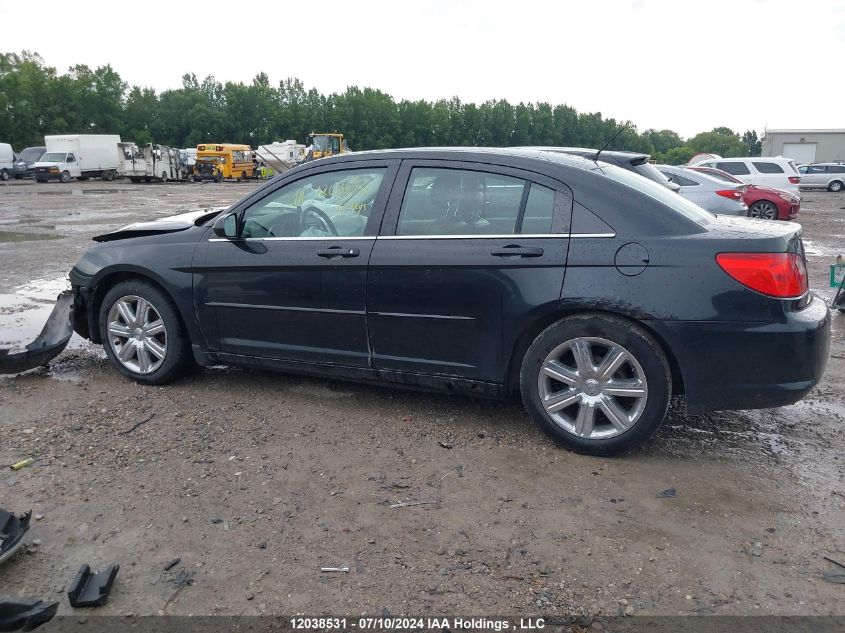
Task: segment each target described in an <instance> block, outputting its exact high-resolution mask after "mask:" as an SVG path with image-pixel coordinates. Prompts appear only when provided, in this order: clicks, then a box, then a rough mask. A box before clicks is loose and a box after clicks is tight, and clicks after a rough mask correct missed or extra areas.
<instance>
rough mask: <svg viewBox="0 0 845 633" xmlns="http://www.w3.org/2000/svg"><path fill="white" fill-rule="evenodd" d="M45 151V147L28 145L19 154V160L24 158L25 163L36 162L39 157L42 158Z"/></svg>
mask: <svg viewBox="0 0 845 633" xmlns="http://www.w3.org/2000/svg"><path fill="white" fill-rule="evenodd" d="M43 153H44V148H43V147H27V148H26V149H25V150H23V151H22V152H21V153H20V154H18V160H22V161H23V162H25V163H34V162H35V161H37V160H38V159H39V158H41V155H42V154H43Z"/></svg>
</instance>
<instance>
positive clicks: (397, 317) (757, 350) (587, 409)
mask: <svg viewBox="0 0 845 633" xmlns="http://www.w3.org/2000/svg"><path fill="white" fill-rule="evenodd" d="M374 183H375V185H374ZM364 192H366V195H363V193H364ZM359 193H361V194H362V195H358V194H359ZM327 200H330V201H331V202H330V203H329V204H315V202H326V201H327ZM344 200H346V201H347V202H344ZM95 240H96V241H97V242H98V244H96V245H95V246H92V247H91V248H90V249H89V250H88V251H87V252H86V253H85V254H84V255H83V256H82V258H81V259H80V261H79V262H78V263H77V264H76V266H74V268H73V270H72V271H71V273H70V280H71V284H72V288H73V301H72V303H73V308H72V309H73V326H74V328H75V330H76V332H78V333H79V334H80V335H81V336H83V337H85V338H88V339H90V340H92V341H94V342H95V343H101V344H103V347H104V348H105V351H106V354H107V355H108V358H109V360H110V361H111V363H112V364H113V365H114V366H115V367H116V368H117V370H118V371H120V372H121V373H122V374H124V375H125V376H127V377H129V378H131V379H133V380H135V381H137V382H140V383H143V384H152V385H160V384H164V383H167V382H170V381H172V380H174V379H175V378H176V377H177V376H179V375H180V374H181V373H182V372H183V371H184V370H185V369H186V368H187V367H189V366H190V365H191V364H193V363H199V364H200V365H205V366H211V365H217V364H221V363H223V364H232V365H246V366H250V367H260V368H268V369H277V370H282V371H290V372H297V373H308V374H315V375H319V376H331V377H336V378H349V379H356V380H367V381H381V382H389V383H394V384H400V385H409V386H413V387H418V388H429V389H442V390H445V391H460V392H465V393H470V394H474V395H477V396H491V397H505V396H508V395H510V394H513V393H521V395H522V400H523V402H524V404H525V407H526V408H527V410H528V412H529V413H530V415H531V417H532V418H533V419H534V420H535V421H536V422H537V424H538V425H539V426H540V427H541V428H542V429H543V430H544V431H545V432H546V433H548V434H549V435H550V436H551V437H553V438H554V439H555V440H557V441H559V442H561V443H562V444H564V445H565V446H567V447H569V448H571V449H573V450H576V451H581V452H584V453H590V454H614V453H619V452H622V451H625V450H628V449H631V448H633V447H635V446H637V445H639V444H642V443H643V442H645V441H646V440H647V439H648V438H649V437H650V436H651V435H652V434H653V433H654V431H655V430H656V429H657V428H658V426H659V425H660V423H661V421H662V420H663V418H664V416H665V415H666V411H667V407H668V405H669V400H670V397H671V396H672V395H676V394H685V395H686V401H687V408H688V410H689V411H690V412H692V413H701V412H704V411H712V410H717V409H733V408H740V409H745V408H760V407H774V406H781V405H786V404H790V403H793V402H795V401H797V400H799V399H800V398H802V397H803V396H804V395H805V394H806V393H807V392H808V391H809V390H810V389H811V388H812V387H813V386H814V385H815V384H816V383H817V382H818V381H819V379H820V378H821V376H822V372H823V370H824V367H825V364H826V361H827V354H828V346H829V339H830V313H829V311H828V309H827V306H826V305H825V303H824V301H822V300H821V299H819V298H817V297H815V296H814V295H813V294H812V293H810V292H809V290H808V282H807V272H806V265H805V259H804V248H803V245H802V242H801V227H800V226H798V225H796V224H792V223H774V222H772V223H768V224H761V223H759V222H753V221H750V220H747V219H745V218H732V217H725V216H714V215H713V214H711V213H708V212H707V211H704V210H703V209H701V208H700V207H698V206H697V205H695V204H692V203H691V202H689V201H688V200H686V199H685V198H683V197H682V196H679V195H675V194H674V193H672V192H671V191H669V190H668V189H667V188H666V187H663V186H660V185H658V184H656V183H654V182H653V181H650V180H648V179H645V178H642V177H640V176H637V175H636V174H633V173H631V172H630V171H627V170H625V169H621V168H619V167H616V166H614V165H609V164H606V163H601V162H599V163H596V162H594V161H590V160H585V159H582V158H579V157H576V156H569V155H566V154H561V153H552V152H532V151H524V150H506V149H479V148H455V149H442V148H440V149H435V148H432V149H413V150H385V151H378V152H361V153H356V154H346V155H340V156H335V157H331V158H327V159H323V160H319V161H313V162H310V163H307V164H305V165H301V166H299V167H296V168H294V169H292V170H291V171H288V172H286V173H285V174H282V175H280V176H278V177H276V178H274V179H273V180H271V181H269V182H267V183H266V184H264V185H263V186H261V187H259V188H258V189H256V190H254V191H253V192H251V193H249V194H248V195H247V196H246V197H245V198H243V199H242V200H241V201H239V202H236V203H235V204H233V205H232V206H231V207H229V208H228V209H227V210H224V211H210V212H209V211H197V212H192V213H187V214H183V215H180V216H175V217H172V218H166V219H159V220H154V221H150V222H141V223H137V224H133V225H130V226H128V227H125V228H123V229H120V230H118V231H115V232H112V233H108V234H105V235H101V236H98V237H96V238H95ZM68 309H69V308H68Z"/></svg>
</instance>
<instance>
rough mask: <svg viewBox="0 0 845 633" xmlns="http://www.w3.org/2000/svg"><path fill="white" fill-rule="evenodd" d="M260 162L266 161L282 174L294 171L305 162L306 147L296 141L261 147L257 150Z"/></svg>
mask: <svg viewBox="0 0 845 633" xmlns="http://www.w3.org/2000/svg"><path fill="white" fill-rule="evenodd" d="M255 154H256V155H257V156H258V158H259V160H262V161H264V162H265V163H267V164H268V165H270V167H272V168H273V169H275V170H276V171H277V172H279V173H280V174H281V173H283V172H286V171H288V170H289V169H293V168H294V167H296V166H297V165H299V164H300V163H301V162H302V161H304V160H305V145H302V144H300V143H297V142H296V141H294V140H292V139H291V140H287V141H285V142H284V143H280V142H278V141H276V142H275V143H270V144H268V145H260V146H259V147H258V149H256V150H255Z"/></svg>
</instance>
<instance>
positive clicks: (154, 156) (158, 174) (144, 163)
mask: <svg viewBox="0 0 845 633" xmlns="http://www.w3.org/2000/svg"><path fill="white" fill-rule="evenodd" d="M117 147H118V158H119V163H118V168H117V174H118V176H120V177H122V178H129V179H130V180H131V181H132V182H141V181H142V180H143V181H144V182H151V181H153V180H155V181H157V182H167V181H168V180H183V179H184V178H185V173H183V167H182V162H181V161H180V160H179V150H178V149H173V148H171V147H168V146H167V145H156V144H153V143H147V144H146V145H144V146H143V147H138V146H137V145H136V144H135V143H128V142H127V143H118V146H117Z"/></svg>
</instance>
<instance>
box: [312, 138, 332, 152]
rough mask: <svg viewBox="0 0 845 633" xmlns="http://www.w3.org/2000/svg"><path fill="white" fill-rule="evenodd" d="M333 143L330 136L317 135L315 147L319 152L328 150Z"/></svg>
mask: <svg viewBox="0 0 845 633" xmlns="http://www.w3.org/2000/svg"><path fill="white" fill-rule="evenodd" d="M330 146H331V144H330V140H329V137H328V136H315V137H314V149H315V150H317V151H318V152H326V151H328V150H329V148H330Z"/></svg>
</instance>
